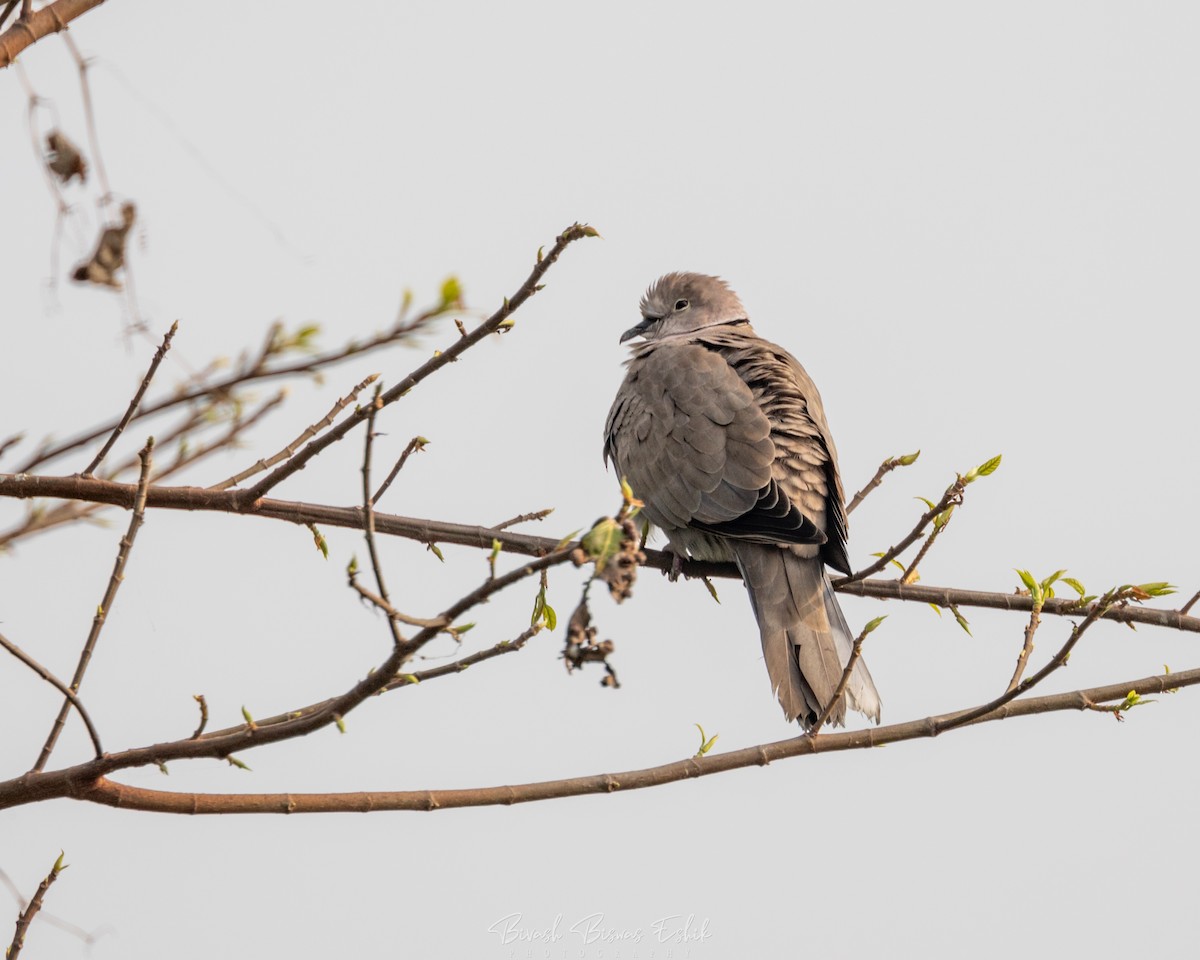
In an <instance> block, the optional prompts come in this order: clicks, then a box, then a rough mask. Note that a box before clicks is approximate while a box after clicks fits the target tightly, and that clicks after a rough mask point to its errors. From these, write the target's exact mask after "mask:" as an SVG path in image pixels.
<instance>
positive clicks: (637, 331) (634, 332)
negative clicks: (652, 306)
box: [621, 317, 662, 343]
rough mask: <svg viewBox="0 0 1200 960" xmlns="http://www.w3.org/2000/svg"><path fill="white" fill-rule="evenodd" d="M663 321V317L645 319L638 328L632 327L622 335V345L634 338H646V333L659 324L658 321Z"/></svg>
mask: <svg viewBox="0 0 1200 960" xmlns="http://www.w3.org/2000/svg"><path fill="white" fill-rule="evenodd" d="M661 319H662V317H643V318H642V322H641V323H639V324H638V325H637V326H636V327H630V328H629V329H628V330H626V331H625V332H624V333H623V334H621V343H624V342H625V341H626V340H632V339H633V338H634V337H641V336H644V335H645V333H646V331H647V330H649V329H650V328H651V327H652V326H654V324H656V323H658V321H659V320H661Z"/></svg>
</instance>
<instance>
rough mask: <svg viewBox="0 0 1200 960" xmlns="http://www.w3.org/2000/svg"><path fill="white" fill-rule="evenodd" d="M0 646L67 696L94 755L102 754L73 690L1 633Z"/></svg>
mask: <svg viewBox="0 0 1200 960" xmlns="http://www.w3.org/2000/svg"><path fill="white" fill-rule="evenodd" d="M0 647H3V648H4V649H5V650H7V651H8V652H9V653H11V654H12V655H13V656H14V657H16V658H17V659H18V660H20V661H21V662H22V663H23V664H25V666H27V667H28V668H29V669H30V670H32V671H33V672H34V673H36V674H37V675H38V676H39V677H41V678H42V679H43V680H45V681H46V682H47V683H48V684H50V686H52V687H54V689H55V690H57V691H58V692H59V693H61V694H62V695H63V696H64V697H66V698H67V701H68V702H69V703H70V704H71V706H73V707H74V708H75V710H76V712H77V713H78V714H79V719H81V720H82V721H83V725H84V726H85V727H87V732H88V736H89V737H91V738H92V746H93V747H95V748H96V756H98V757H100V756H103V755H104V748H103V747H102V746H100V734H99V733H98V732H97V731H96V727H95V724H93V723H92V718H91V717H89V716H88V712H87V710H85V709H84V706H83V704H82V703H81V702H80V700H79V698H78V697H77V696H75V692H74V691H73V690H72V689H71V688H70V687H68V686H67V685H66V684H65V683H63V682H62V681H61V680H59V679H58V677H56V676H55V675H54V674H52V673H51V672H50V671H49V670H47V669H46V668H45V667H43V666H42V665H41V664H40V663H38V662H37V661H36V660H34V659H33V657H31V656H30V655H29V654H27V653H26V652H25V651H24V650H22V649H21V648H20V647H18V646H17V645H16V644H15V643H13V642H12V641H11V640H9V639H8V638H7V637H5V636H4V634H2V633H0Z"/></svg>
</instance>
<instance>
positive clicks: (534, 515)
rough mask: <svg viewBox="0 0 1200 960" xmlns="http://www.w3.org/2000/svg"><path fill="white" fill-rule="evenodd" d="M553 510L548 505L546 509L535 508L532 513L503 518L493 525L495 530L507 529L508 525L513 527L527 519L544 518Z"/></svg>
mask: <svg viewBox="0 0 1200 960" xmlns="http://www.w3.org/2000/svg"><path fill="white" fill-rule="evenodd" d="M553 512H554V508H553V507H550V508H549V509H546V510H535V511H534V512H533V513H522V514H521V515H520V516H516V517H513V518H512V519H511V520H505V521H504V522H503V523H498V524H496V526H495V527H494V529H496V530H507V529H508V528H509V527H515V526H516V525H517V524H518V523H526V522H527V521H529V520H545V519H546V518H547V517H548V516H550V514H552V513H553Z"/></svg>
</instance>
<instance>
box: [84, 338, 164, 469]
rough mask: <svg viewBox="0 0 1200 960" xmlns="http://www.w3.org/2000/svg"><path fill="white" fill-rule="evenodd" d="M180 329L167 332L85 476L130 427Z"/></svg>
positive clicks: (99, 462) (98, 464)
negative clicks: (126, 406)
mask: <svg viewBox="0 0 1200 960" xmlns="http://www.w3.org/2000/svg"><path fill="white" fill-rule="evenodd" d="M178 329H179V321H178V320H176V321H175V322H174V323H172V324H171V329H170V330H168V331H167V332H166V335H165V336H164V337H163V340H162V343H161V344H160V345H159V348H158V349H157V350H156V351H155V352H154V359H153V360H151V361H150V369H149V370H147V371H146V375H145V376H144V377H143V378H142V382H141V385H140V386H139V387H138V388H137V392H136V393H135V394H134V395H133V399H132V400H130V401H129V407H128V408H127V409H126V410H125V415H124V416H123V417H121V419H120V421H119V422H118V423H117V425H116V427H114V428H113V432H112V433H111V434H110V435H109V438H108V440H106V441H105V443H104V446H103V447H101V448H100V451H99V452H98V453H97V454H96V456H95V457H93V458H92V462H91V463H89V464H88V465H87V466H86V467H84V468H83V475H84V476H85V477H90V476H91V475H92V474H93V473H94V472H95V470H96V468H97V467H98V466H100V464H101V463H102V462H103V461H104V458H105V457H106V456H108V451H109V450H111V449H112V448H113V444H114V443H116V442H117V438H118V437H119V436H120V435H121V433H122V431H124V429H125V428H126V427H127V426H128V425H129V421H130V420H132V419H133V415H134V414H135V413H136V412H137V408H138V404H140V403H141V402H142V397H144V396H145V395H146V390H147V389H148V388H149V387H150V381H151V380H153V379H154V374H155V373H156V372H157V371H158V365H159V364H160V363H162V361H163V357H165V356H166V355H167V351H168V350H170V349H171V341H172V340H173V339H175V332H176V331H177V330H178Z"/></svg>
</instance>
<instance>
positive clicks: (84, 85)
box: [63, 31, 113, 208]
mask: <svg viewBox="0 0 1200 960" xmlns="http://www.w3.org/2000/svg"><path fill="white" fill-rule="evenodd" d="M63 43H65V44H66V45H67V50H68V51H69V52H70V54H71V59H73V60H74V61H75V66H76V67H77V68H78V69H79V86H80V88H81V89H82V91H83V116H84V119H85V120H86V121H87V131H88V143H89V144H90V145H91V148H92V157H91V159H92V163H93V165H94V166H95V168H96V177H97V179H98V180H99V181H100V189H101V190H102V191H103V193H102V194H101V196H100V205H101V208H103V207H104V206H105V205H107V204H109V203H111V202H112V199H113V193H112V187H110V186H109V183H108V173H107V172H106V171H105V169H104V157H103V156H101V154H100V135H99V134H98V133H97V132H96V111H95V110H94V109H93V108H92V85H91V83H89V82H88V62H87V60H85V59H84V57H83V54H81V53H80V52H79V48H78V47H77V46H75V41H74V40H73V39H72V38H71V34H70V31H64V33H63Z"/></svg>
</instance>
